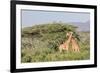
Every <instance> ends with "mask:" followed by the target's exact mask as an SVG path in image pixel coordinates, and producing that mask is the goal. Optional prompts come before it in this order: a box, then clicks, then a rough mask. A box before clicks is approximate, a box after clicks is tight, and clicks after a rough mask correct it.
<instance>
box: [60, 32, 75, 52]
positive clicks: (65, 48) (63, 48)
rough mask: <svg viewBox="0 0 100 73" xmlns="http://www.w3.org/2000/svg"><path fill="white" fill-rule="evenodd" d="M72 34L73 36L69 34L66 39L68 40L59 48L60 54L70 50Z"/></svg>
mask: <svg viewBox="0 0 100 73" xmlns="http://www.w3.org/2000/svg"><path fill="white" fill-rule="evenodd" d="M72 34H73V32H69V33H67V34H66V37H68V39H67V40H66V41H65V42H63V44H61V45H60V46H59V50H60V52H62V50H66V51H68V50H69V44H70V41H71V38H72Z"/></svg>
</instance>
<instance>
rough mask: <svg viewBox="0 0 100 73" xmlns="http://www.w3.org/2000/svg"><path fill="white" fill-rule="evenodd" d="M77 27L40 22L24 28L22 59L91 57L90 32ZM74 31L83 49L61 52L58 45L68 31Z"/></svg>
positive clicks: (60, 59) (63, 59)
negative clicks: (79, 30)
mask: <svg viewBox="0 0 100 73" xmlns="http://www.w3.org/2000/svg"><path fill="white" fill-rule="evenodd" d="M76 30H77V27H76V26H73V25H70V24H65V23H55V22H54V23H48V24H39V25H34V26H32V27H24V28H22V35H21V36H22V45H21V58H22V59H21V61H22V62H45V61H68V60H86V59H89V58H90V44H89V42H90V39H89V32H76ZM69 31H72V32H73V33H74V34H73V35H74V36H75V38H77V41H78V43H79V45H80V48H81V51H80V52H79V53H75V52H71V51H69V52H66V51H64V52H61V53H60V52H59V49H58V46H59V45H60V44H61V43H62V42H63V41H64V40H66V33H67V32H69Z"/></svg>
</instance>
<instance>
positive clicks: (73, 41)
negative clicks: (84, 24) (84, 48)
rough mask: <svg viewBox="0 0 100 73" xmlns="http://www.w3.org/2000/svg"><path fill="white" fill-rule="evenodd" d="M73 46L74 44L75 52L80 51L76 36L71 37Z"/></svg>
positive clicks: (73, 49)
mask: <svg viewBox="0 0 100 73" xmlns="http://www.w3.org/2000/svg"><path fill="white" fill-rule="evenodd" d="M71 46H72V51H73V52H79V51H80V48H79V45H78V42H76V39H75V38H74V37H72V38H71Z"/></svg>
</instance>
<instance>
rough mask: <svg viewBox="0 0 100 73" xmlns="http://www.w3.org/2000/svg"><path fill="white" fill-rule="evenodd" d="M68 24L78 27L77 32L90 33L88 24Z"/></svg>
mask: <svg viewBox="0 0 100 73" xmlns="http://www.w3.org/2000/svg"><path fill="white" fill-rule="evenodd" d="M69 24H72V25H75V26H77V27H78V31H90V22H89V21H87V22H84V23H83V22H70V23H69Z"/></svg>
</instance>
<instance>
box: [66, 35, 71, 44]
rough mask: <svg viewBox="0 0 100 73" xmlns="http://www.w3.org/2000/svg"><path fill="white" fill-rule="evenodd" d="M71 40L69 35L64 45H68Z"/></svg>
mask: <svg viewBox="0 0 100 73" xmlns="http://www.w3.org/2000/svg"><path fill="white" fill-rule="evenodd" d="M71 38H72V35H70V36H69V37H68V40H66V43H70V41H71Z"/></svg>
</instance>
